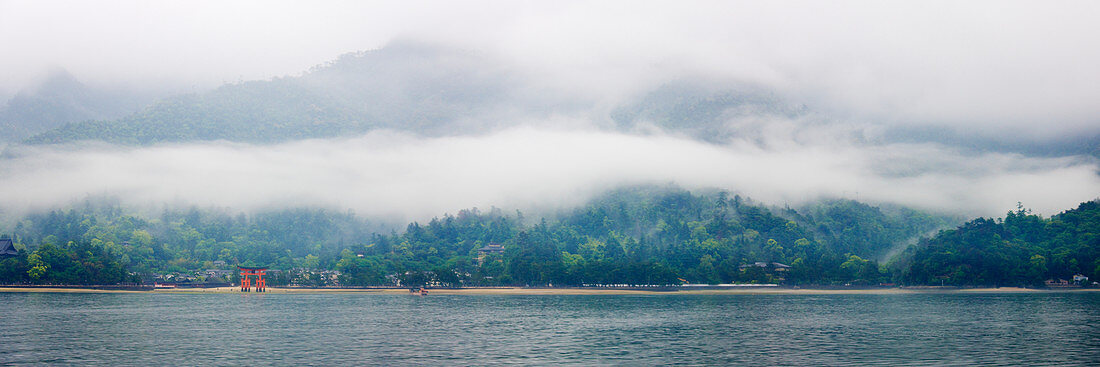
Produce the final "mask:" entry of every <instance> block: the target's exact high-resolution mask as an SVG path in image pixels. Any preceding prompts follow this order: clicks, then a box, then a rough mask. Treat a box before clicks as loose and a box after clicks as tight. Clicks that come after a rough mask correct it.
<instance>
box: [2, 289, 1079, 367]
mask: <svg viewBox="0 0 1100 367" xmlns="http://www.w3.org/2000/svg"><path fill="white" fill-rule="evenodd" d="M0 364H3V365H7V364H75V365H117V364H128V365H164V364H170V365H212V364H215V365H287V364H294V365H301V364H310V365H364V364H374V365H447V366H453V365H493V364H537V365H561V364H572V365H666V364H687V365H750V364H751V365H890V366H897V365H1094V366H1095V365H1100V293H1088V294H1085V293H1058V294H1046V293H1044V294H915V295H914V294H906V295H720V296H707V295H654V296H618V295H616V296H593V295H590V296H495V295H463V296H447V295H431V296H427V297H415V296H407V295H378V294H275V293H269V294H254V293H253V294H206V295H203V294H197V295H174V294H48V293H0Z"/></svg>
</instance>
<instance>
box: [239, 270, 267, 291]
mask: <svg viewBox="0 0 1100 367" xmlns="http://www.w3.org/2000/svg"><path fill="white" fill-rule="evenodd" d="M237 269H240V271H241V292H250V291H252V281H251V280H250V279H249V278H248V277H249V276H251V275H255V276H256V283H255V284H256V291H257V292H265V291H266V290H267V282H265V281H264V275H265V274H267V268H246V267H243V266H238V267H237Z"/></svg>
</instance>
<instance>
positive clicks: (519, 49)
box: [0, 0, 1100, 136]
mask: <svg viewBox="0 0 1100 367" xmlns="http://www.w3.org/2000/svg"><path fill="white" fill-rule="evenodd" d="M1098 22H1100V2H1095V1H1080V2H1075V1H1059V2H1046V1H1025V2H1013V1H967V2H957V1H919V2H915V1H906V2H891V1H856V2H820V1H806V2H801V1H769V2H762V1H751V2H749V1H746V2H737V1H718V2H706V1H692V2H687V3H685V2H679V1H667V2H642V1H621V2H616V1H598V2H592V1H583V2H569V1H537V2H536V1H483V2H475V1H461V2H456V1H428V2H424V1H391V2H367V1H300V2H288V1H254V2H253V1H192V0H188V1H156V2H150V1H95V2H89V1H39V0H35V1H12V0H0V50H3V54H4V55H5V57H0V90H4V91H6V93H7V94H9V95H10V94H11V93H12V92H13V91H14V90H17V89H18V88H20V87H22V86H25V85H27V84H28V83H29V82H30V81H31V80H32V79H33V78H35V77H36V76H38V75H41V74H42V73H43V72H44V71H45V70H48V69H49V68H51V67H60V68H64V69H67V70H70V71H71V72H73V73H74V74H75V75H76V76H77V77H78V78H80V79H82V80H86V81H89V82H95V83H120V82H121V83H132V84H137V85H145V84H150V83H172V84H175V85H181V86H184V87H186V88H190V87H192V86H193V87H196V88H210V87H213V86H216V85H219V84H221V83H222V82H233V81H237V80H250V79H263V78H269V77H273V76H282V75H288V74H296V73H300V72H302V71H304V70H306V69H308V68H309V67H310V66H313V65H317V64H320V63H323V62H325V61H329V60H331V59H333V58H335V57H336V56H337V55H340V54H343V53H346V52H351V51H358V50H370V49H376V48H379V47H382V46H384V45H385V44H387V43H388V42H391V41H393V40H395V39H413V40H417V41H423V42H433V43H439V44H444V45H448V46H452V47H458V48H462V49H469V50H476V51H479V52H485V53H488V54H492V55H494V56H495V57H500V58H502V59H504V60H506V62H508V63H509V64H510V65H512V66H513V67H515V68H517V69H520V70H523V71H526V72H528V73H530V74H532V75H540V76H542V77H544V79H543V80H544V81H545V82H546V83H550V84H557V85H558V86H560V87H562V88H565V89H571V90H575V91H576V92H577V93H590V94H593V95H600V96H618V95H629V94H630V93H637V92H638V91H639V90H642V89H644V88H648V87H651V86H652V84H654V83H661V82H663V81H665V80H668V79H671V78H676V77H680V76H684V75H702V76H705V77H709V78H720V77H725V78H733V79H737V80H742V81H749V82H756V83H763V84H765V85H768V86H772V87H775V88H778V89H780V90H783V91H785V92H787V93H792V94H799V95H802V96H803V97H805V98H806V99H807V100H814V101H821V103H823V104H824V105H825V106H829V107H834V108H839V109H852V110H855V111H856V112H858V113H859V114H861V116H863V115H866V116H869V117H871V118H876V119H881V120H891V121H894V122H898V123H908V124H939V125H950V126H954V127H957V128H961V129H996V128H999V127H1004V126H1008V127H1011V128H1012V129H1013V131H1017V130H1020V131H1026V132H1027V133H1028V134H1033V135H1039V136H1055V135H1060V134H1067V133H1074V132H1078V131H1080V130H1088V129H1091V128H1093V127H1095V126H1097V125H1100V123H1098V121H1100V104H1098V103H1095V101H1097V100H1100V87H1098V86H1100V68H1097V67H1096V65H1100V47H1096V45H1098V44H1100V31H1098V29H1100V27H1097V26H1096V24H1097V23H1098Z"/></svg>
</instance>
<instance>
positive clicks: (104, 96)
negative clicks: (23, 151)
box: [0, 70, 159, 142]
mask: <svg viewBox="0 0 1100 367" xmlns="http://www.w3.org/2000/svg"><path fill="white" fill-rule="evenodd" d="M158 97H159V95H156V94H155V93H143V92H134V91H127V90H119V89H104V88H95V87H91V86H88V85H85V84H84V83H81V82H80V81H79V80H77V79H76V78H74V77H73V76H72V75H71V74H69V73H68V72H66V71H64V70H55V71H54V72H53V73H51V74H50V75H49V76H48V77H47V78H46V79H44V80H43V81H42V82H41V83H38V84H37V85H35V86H34V87H31V88H27V89H25V90H23V91H20V92H19V93H18V94H16V95H15V96H13V97H12V98H11V99H9V100H8V101H7V102H6V103H5V104H4V106H3V107H2V108H0V142H3V141H7V142H15V141H20V140H22V139H25V138H27V137H30V136H33V135H36V134H39V133H42V132H45V131H49V130H51V129H55V128H58V127H60V126H63V125H65V124H69V123H76V122H81V121H86V120H104V119H116V118H120V117H123V116H126V115H129V114H131V113H134V112H135V111H138V110H139V109H141V108H142V107H144V106H145V105H147V104H149V103H151V102H153V101H154V100H156V98H158Z"/></svg>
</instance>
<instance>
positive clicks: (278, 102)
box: [29, 44, 527, 144]
mask: <svg viewBox="0 0 1100 367" xmlns="http://www.w3.org/2000/svg"><path fill="white" fill-rule="evenodd" d="M524 93H525V92H523V91H520V90H518V87H517V84H516V83H513V82H512V81H511V80H510V76H509V75H508V73H507V72H505V71H501V70H497V69H495V68H494V67H493V65H491V64H489V63H487V62H486V61H485V60H484V59H483V58H481V57H479V56H478V55H476V54H473V53H466V52H462V51H455V50H449V49H440V48H435V47H431V46H425V45H417V44H396V45H392V46H389V47H386V48H383V49H379V50H375V51H368V52H360V53H351V54H345V55H343V56H341V57H340V58H338V59H337V60H335V61H332V62H330V63H327V64H325V65H320V66H317V67H314V68H313V69H311V70H309V71H308V72H306V73H304V74H303V75H301V76H296V77H284V78H276V79H272V80H266V81H249V82H243V83H238V84H231V85H225V86H222V87H221V88H218V89H216V90H213V91H211V92H207V93H202V94H190V95H182V96H176V97H172V98H168V99H165V100H162V101H161V102H159V103H157V104H155V105H153V106H152V107H150V108H148V109H146V110H144V111H142V112H140V113H136V114H133V115H130V116H127V117H125V118H122V119H119V120H114V121H108V120H100V121H88V122H82V123H76V124H70V125H67V126H64V127H61V128H60V129H57V130H54V131H50V132H47V133H44V134H41V135H38V136H35V137H33V138H31V139H30V140H29V142H32V143H60V142H66V141H74V140H103V141H107V142H114V143H124V144H151V143H157V142H169V141H175V142H178V141H196V140H219V139H225V140H230V141H243V142H259V143H269V142H280V141H288V140H296V139H303V138H327V137H335V136H342V135H348V134H355V133H362V132H365V131H369V130H372V129H378V128H389V129H396V130H404V131H412V132H416V133H421V134H426V135H439V134H449V133H457V132H471V131H477V130H479V129H481V128H484V126H482V125H484V124H485V123H484V122H483V121H495V120H494V119H490V118H485V117H486V116H493V115H494V114H496V113H497V112H495V110H507V109H508V108H506V106H509V105H514V104H522V105H527V103H526V102H519V101H517V98H523V96H524ZM474 116H478V117H479V119H478V121H479V122H476V123H475V122H472V121H471V120H470V118H471V117H474Z"/></svg>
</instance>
